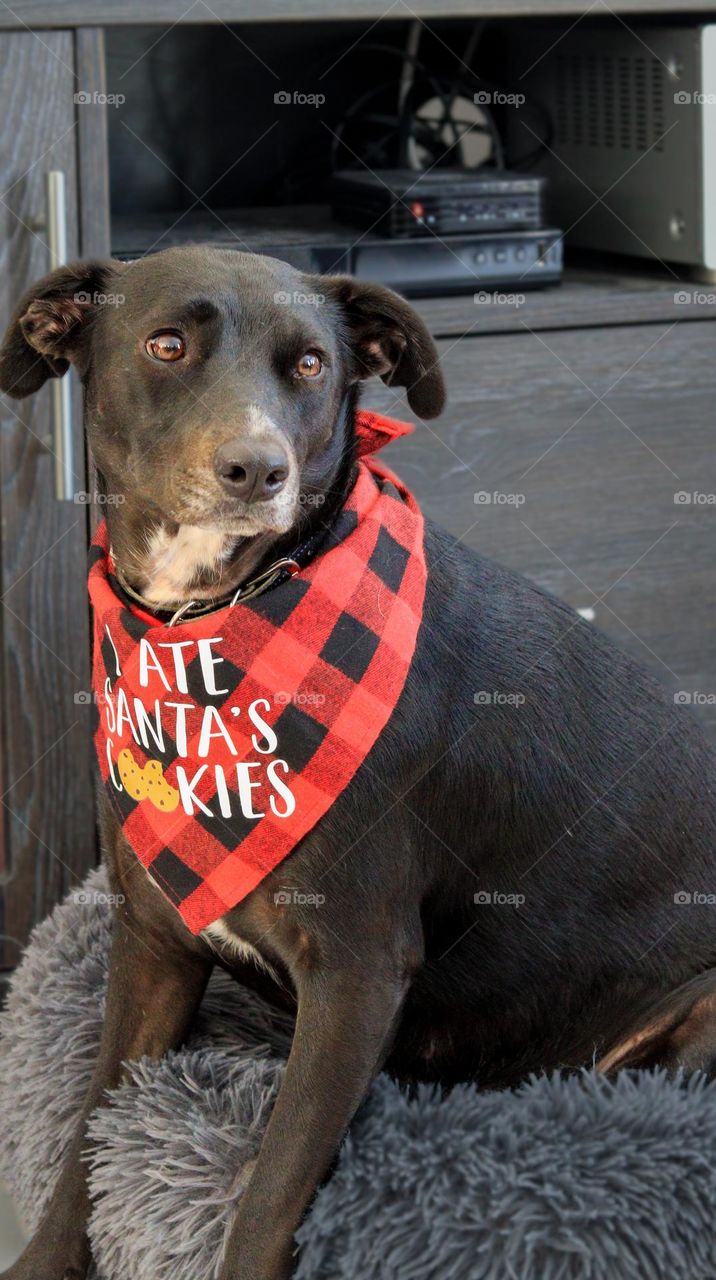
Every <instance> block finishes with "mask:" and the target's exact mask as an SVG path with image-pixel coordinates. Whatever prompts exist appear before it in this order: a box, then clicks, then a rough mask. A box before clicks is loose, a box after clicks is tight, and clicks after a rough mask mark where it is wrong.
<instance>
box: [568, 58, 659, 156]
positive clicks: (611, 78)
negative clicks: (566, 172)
mask: <svg viewBox="0 0 716 1280" xmlns="http://www.w3.org/2000/svg"><path fill="white" fill-rule="evenodd" d="M666 76H667V72H666V68H665V67H664V66H662V64H661V63H660V62H659V59H658V58H655V57H651V56H650V55H649V54H647V53H644V54H641V53H640V54H635V55H627V54H611V53H604V52H601V53H599V52H598V53H560V54H558V55H557V58H556V120H555V132H556V137H557V141H558V142H560V143H562V145H566V146H575V147H581V146H589V147H606V148H607V149H609V150H612V149H614V148H615V147H616V148H619V149H621V150H622V151H633V152H637V153H638V152H643V151H648V150H649V148H650V147H654V149H655V150H656V151H662V150H663V147H664V143H663V136H662V135H663V133H664V128H665V125H664V119H665V113H664V95H665V91H666Z"/></svg>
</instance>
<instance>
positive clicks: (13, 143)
mask: <svg viewBox="0 0 716 1280" xmlns="http://www.w3.org/2000/svg"><path fill="white" fill-rule="evenodd" d="M76 92H77V82H76V79H75V37H74V35H73V33H71V32H65V31H39V32H30V31H14V32H12V33H7V32H6V33H4V34H3V36H2V39H1V40H0V98H1V99H2V104H3V129H2V139H1V140H0V191H1V192H2V200H1V201H0V316H1V317H2V324H3V325H4V324H5V323H6V320H7V318H8V316H9V314H10V312H11V311H12V310H13V309H14V307H15V305H16V303H17V300H18V298H19V296H20V295H21V294H22V293H23V292H24V291H25V289H26V288H27V287H28V285H29V284H30V283H31V282H32V281H33V280H35V279H37V278H38V277H40V276H42V275H44V274H45V273H46V272H47V270H48V236H47V227H46V226H43V225H41V224H42V222H43V220H45V218H46V209H45V205H46V193H45V176H46V173H47V171H48V170H50V169H52V170H60V171H62V172H63V173H64V175H65V193H66V200H67V208H66V219H67V230H68V251H69V254H70V255H71V256H72V255H76V254H77V249H78V232H77V227H78V216H77V205H78V200H77V194H78V186H77V130H78V119H77V114H78V113H77V108H76V104H75V101H74V95H75V93H76ZM72 393H73V401H74V424H73V433H74V468H73V470H74V475H73V484H74V488H75V490H76V492H77V494H78V495H80V494H84V493H85V492H86V490H87V476H86V467H85V460H84V447H83V441H82V431H81V423H80V417H81V414H80V403H79V394H78V393H79V388H78V386H77V385H74V386H73V387H72ZM52 432H53V418H52V394H51V390H50V386H49V384H48V385H46V386H45V387H44V388H43V389H42V390H41V391H40V392H39V393H38V394H37V395H36V396H34V397H33V398H31V399H28V400H25V401H15V400H11V399H7V398H6V399H4V400H3V401H2V404H1V405H0V596H1V597H2V611H1V614H0V628H1V633H2V634H1V639H2V646H1V650H0V663H1V665H0V868H1V881H0V935H1V936H0V965H3V966H6V965H10V964H14V963H15V962H16V960H17V957H18V948H19V945H20V944H22V943H23V942H24V941H25V939H26V937H27V934H28V931H29V929H30V928H31V927H32V925H33V924H34V923H35V922H36V921H37V920H39V919H41V918H42V917H43V916H44V915H45V914H46V913H47V911H48V910H49V909H50V908H51V907H52V906H53V905H54V903H55V902H56V901H57V900H58V898H59V897H60V896H61V895H62V893H64V892H65V891H66V890H67V888H68V887H69V886H70V885H71V884H73V883H75V882H77V880H78V879H79V878H81V877H82V876H83V875H84V873H85V871H86V869H87V868H88V867H89V866H90V865H92V863H93V862H94V861H95V860H96V838H95V829H94V819H93V804H92V781H91V772H90V735H89V726H90V715H91V708H90V706H88V705H87V703H86V701H83V699H82V694H83V693H85V695H86V691H87V690H88V689H89V662H88V609H87V602H86V589H85V569H84V566H85V562H86V547H87V506H86V503H85V502H83V501H81V500H78V501H76V502H75V501H58V500H57V499H56V497H55V492H54V456H53V453H52V451H51V450H52V445H53V436H52ZM48 446H49V448H48Z"/></svg>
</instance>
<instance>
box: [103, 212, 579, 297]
mask: <svg viewBox="0 0 716 1280" xmlns="http://www.w3.org/2000/svg"><path fill="white" fill-rule="evenodd" d="M172 222H176V228H175V229H172V225H171V224H172ZM187 241H197V242H200V243H211V244H212V245H214V246H216V247H221V248H229V249H237V250H243V251H244V252H251V253H266V254H270V255H271V257H274V258H281V259H282V260H283V261H284V262H288V263H290V264H291V266H294V267H297V268H298V269H299V270H301V271H315V272H347V273H348V274H349V275H354V276H356V278H357V279H359V280H374V281H376V283H378V284H386V285H388V286H389V287H390V288H392V289H396V290H397V291H398V292H399V293H402V294H404V295H405V296H406V297H409V298H420V297H429V296H434V295H438V294H458V293H476V292H478V291H479V290H481V289H484V288H486V287H489V288H490V289H508V288H509V289H511V290H513V291H514V292H518V293H519V292H522V290H523V289H530V288H535V287H538V286H541V285H547V284H556V283H558V282H559V280H560V279H561V275H562V236H561V232H559V231H557V230H555V229H554V228H548V229H546V230H545V229H542V230H539V231H502V232H485V233H483V234H480V235H459V236H456V235H447V236H437V235H434V236H428V237H427V238H424V237H421V238H419V239H413V238H409V237H406V238H405V239H386V238H385V237H383V236H379V235H376V234H375V233H374V232H368V233H366V232H364V231H361V230H356V229H353V234H351V230H350V229H349V228H346V227H345V226H341V225H338V224H337V223H336V222H334V221H333V219H332V218H331V217H330V212H329V211H328V210H327V209H326V208H325V206H322V205H295V206H281V207H273V208H265V209H235V210H230V211H228V210H221V211H220V212H219V214H218V220H217V217H215V216H214V215H213V214H212V213H210V212H209V211H204V210H200V211H196V212H194V213H192V214H189V215H186V216H185V217H184V218H182V219H181V220H180V221H178V222H177V220H176V216H175V215H173V216H172V215H161V214H151V215H149V216H148V217H145V218H144V219H142V220H141V221H140V220H139V219H137V218H136V217H128V218H119V219H115V220H114V222H113V227H112V244H113V253H114V255H115V257H118V258H124V259H128V258H136V257H139V256H140V255H141V254H143V253H146V252H148V251H151V250H152V249H154V248H156V249H157V250H159V249H167V248H169V246H170V245H172V244H186V243H187Z"/></svg>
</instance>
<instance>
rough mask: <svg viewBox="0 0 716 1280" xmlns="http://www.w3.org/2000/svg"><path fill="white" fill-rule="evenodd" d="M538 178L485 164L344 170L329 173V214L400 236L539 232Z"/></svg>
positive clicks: (540, 179)
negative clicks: (422, 170) (423, 170)
mask: <svg viewBox="0 0 716 1280" xmlns="http://www.w3.org/2000/svg"><path fill="white" fill-rule="evenodd" d="M544 185H545V179H544V178H543V177H540V176H535V175H530V174H521V173H509V172H508V171H507V170H505V169H496V168H493V167H489V168H488V167H485V168H482V169H477V170H467V169H447V168H446V169H440V168H435V169H431V170H429V171H428V172H427V173H417V172H415V170H412V169H382V170H380V171H378V172H373V171H371V170H368V169H356V170H353V169H344V170H342V171H340V172H338V173H335V174H334V175H333V180H332V200H333V214H334V217H335V218H336V219H337V220H338V221H339V222H347V223H349V224H350V225H351V226H354V227H356V226H358V227H369V228H370V229H371V230H372V231H375V232H376V234H378V235H382V236H391V237H393V236H394V237H395V238H396V239H397V238H402V237H404V236H429V235H430V234H431V232H433V233H435V234H437V235H441V236H442V235H451V234H464V233H465V232H468V231H511V230H513V229H515V228H518V227H519V228H523V229H525V230H537V229H538V228H539V227H541V226H542V191H543V187H544Z"/></svg>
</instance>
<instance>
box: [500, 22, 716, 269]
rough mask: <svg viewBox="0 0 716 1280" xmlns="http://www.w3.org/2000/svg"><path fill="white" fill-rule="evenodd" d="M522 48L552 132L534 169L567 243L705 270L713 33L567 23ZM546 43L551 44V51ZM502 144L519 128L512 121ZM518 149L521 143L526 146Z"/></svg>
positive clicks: (712, 243) (712, 198)
mask: <svg viewBox="0 0 716 1280" xmlns="http://www.w3.org/2000/svg"><path fill="white" fill-rule="evenodd" d="M542 40H543V46H544V51H543V49H542V47H539V48H537V47H535V44H534V41H532V42H531V44H530V45H529V47H528V46H527V45H523V46H522V47H521V48H520V50H519V54H518V55H517V62H518V64H519V62H522V64H523V65H524V66H531V70H529V71H528V73H527V74H525V75H524V79H523V81H522V80H521V83H522V82H523V83H524V87H525V91H526V92H529V93H531V94H533V95H534V96H536V97H537V98H538V99H539V100H540V102H541V103H542V105H543V106H544V107H545V108H546V109H547V112H548V114H549V116H550V117H551V123H552V136H551V138H549V140H548V147H547V146H546V147H544V148H543V150H542V153H541V156H540V157H539V159H538V161H537V165H536V167H537V168H538V170H539V172H541V173H542V174H544V175H545V176H547V177H548V180H549V181H548V199H547V203H548V216H549V217H551V218H554V219H555V220H558V222H559V224H560V225H561V226H563V227H564V228H565V235H566V239H567V243H568V244H575V245H582V246H584V247H586V248H590V249H600V250H606V251H610V252H619V253H625V254H633V255H637V256H639V257H647V258H657V259H661V260H662V261H664V262H670V261H671V262H675V263H676V262H678V263H685V264H688V265H689V266H691V267H692V268H694V271H695V274H697V275H700V276H702V277H703V278H709V276H710V275H711V273H712V272H714V271H716V110H715V109H714V107H715V104H716V25H714V24H705V25H704V24H702V25H699V26H691V27H687V26H663V27H652V26H641V25H640V26H635V27H634V28H633V29H632V27H631V24H629V25H627V24H626V23H620V24H617V23H616V22H615V23H613V24H610V25H608V26H604V27H602V26H592V25H590V26H587V24H586V23H579V24H575V25H574V27H573V28H572V29H571V30H570V31H568V32H567V33H566V34H564V33H561V34H560V35H559V38H557V33H556V32H555V30H554V29H552V28H549V29H547V30H545V31H544V34H543V37H542ZM550 45H551V46H552V47H550ZM513 117H515V118H513V120H512V121H511V125H510V128H511V140H512V141H513V142H514V141H515V140H516V139H518V137H519V133H520V130H523V131H524V125H523V122H522V121H521V120H520V119H519V118H518V117H519V113H513ZM525 141H527V139H525Z"/></svg>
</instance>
